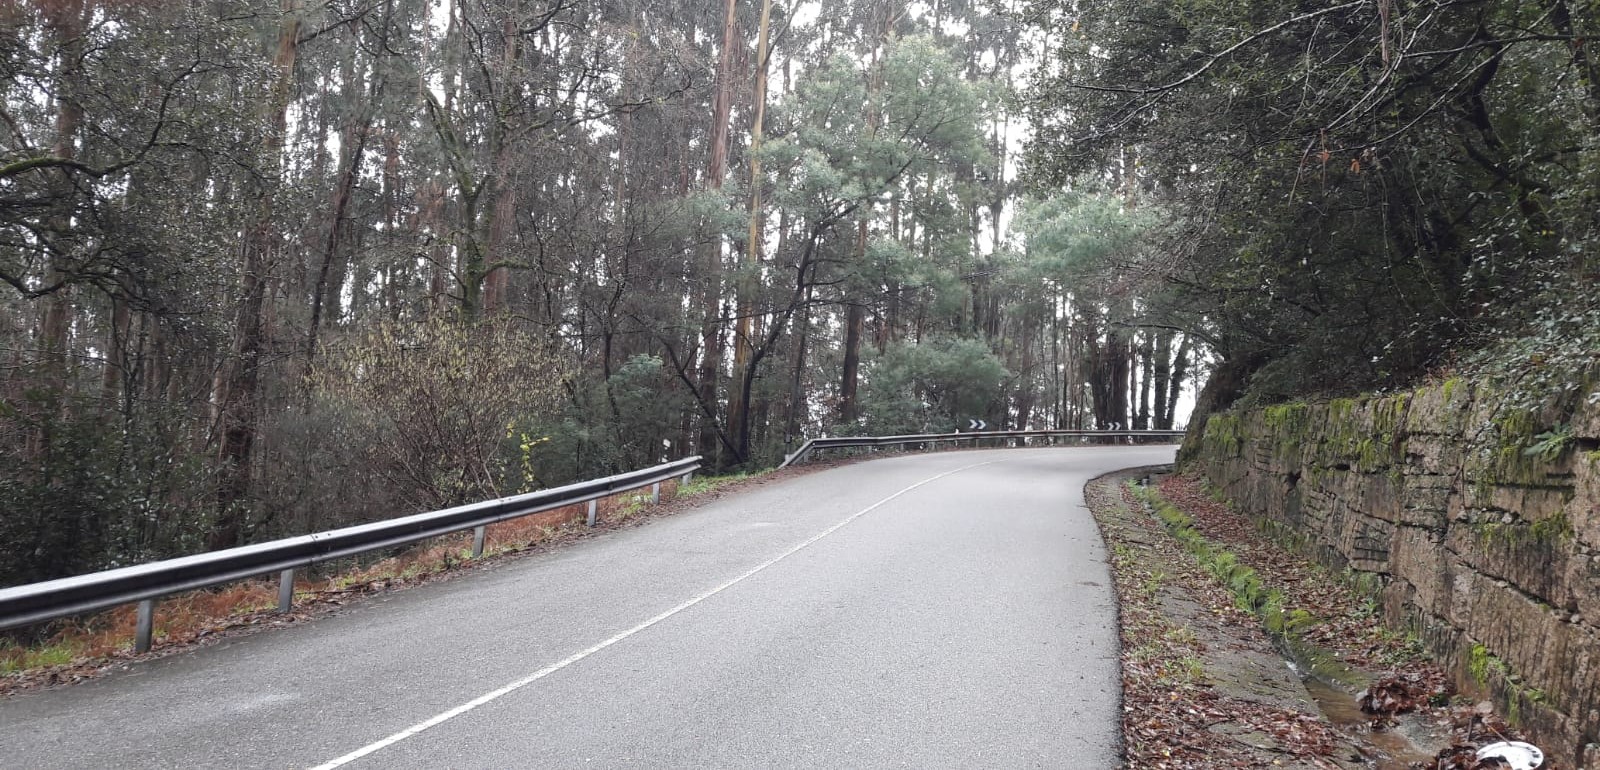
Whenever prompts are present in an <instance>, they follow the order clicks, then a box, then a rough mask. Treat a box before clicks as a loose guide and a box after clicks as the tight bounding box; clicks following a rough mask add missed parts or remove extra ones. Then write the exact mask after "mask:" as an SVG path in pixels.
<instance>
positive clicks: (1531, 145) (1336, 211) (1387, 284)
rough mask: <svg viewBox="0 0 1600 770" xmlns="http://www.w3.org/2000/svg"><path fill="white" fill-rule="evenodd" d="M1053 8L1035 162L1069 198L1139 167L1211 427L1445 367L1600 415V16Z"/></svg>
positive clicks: (1366, 4)
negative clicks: (1202, 377) (1118, 171)
mask: <svg viewBox="0 0 1600 770" xmlns="http://www.w3.org/2000/svg"><path fill="white" fill-rule="evenodd" d="M1032 14H1033V16H1032V20H1033V21H1034V23H1036V24H1039V25H1041V27H1042V28H1045V29H1054V30H1057V31H1058V33H1057V34H1056V36H1055V37H1054V38H1053V39H1052V42H1051V45H1050V48H1049V50H1050V54H1049V55H1048V56H1047V57H1046V64H1045V66H1044V68H1043V71H1041V72H1040V73H1039V74H1038V76H1037V78H1036V81H1035V88H1034V90H1033V91H1032V92H1031V93H1030V95H1029V96H1030V98H1029V99H1028V101H1027V102H1026V108H1027V109H1028V111H1029V114H1030V115H1031V117H1032V118H1033V121H1032V126H1033V129H1034V132H1035V134H1034V137H1035V139H1034V143H1033V144H1032V146H1031V150H1032V152H1031V153H1030V159H1031V160H1032V162H1033V163H1034V167H1035V170H1036V172H1037V175H1038V177H1039V178H1040V179H1041V180H1053V181H1055V182H1056V183H1058V184H1060V183H1064V182H1065V181H1066V180H1070V179H1073V178H1075V177H1076V176H1079V175H1082V174H1085V173H1097V172H1099V170H1101V169H1105V168H1108V167H1111V166H1112V165H1113V164H1119V163H1120V164H1133V165H1134V166H1135V167H1136V168H1137V172H1136V173H1135V174H1134V175H1133V176H1134V178H1135V179H1136V181H1137V183H1138V185H1139V186H1140V187H1141V189H1142V190H1144V194H1145V195H1146V196H1147V197H1149V198H1153V199H1155V200H1158V201H1159V202H1160V203H1161V205H1162V206H1163V207H1164V208H1165V210H1166V215H1167V222H1168V226H1167V230H1166V232H1164V233H1162V234H1161V235H1159V236H1158V238H1157V241H1158V244H1159V245H1158V246H1157V247H1156V249H1157V251H1158V252H1160V253H1162V254H1164V255H1165V259H1164V261H1163V262H1162V263H1161V266H1160V268H1159V270H1158V272H1159V275H1158V276H1157V277H1156V282H1157V283H1159V284H1160V285H1162V286H1164V287H1165V291H1163V292H1161V293H1159V294H1156V295H1152V296H1157V297H1159V298H1160V300H1159V302H1158V304H1159V305H1160V307H1158V308H1152V310H1151V311H1150V315H1151V319H1150V323H1159V322H1160V321H1158V320H1157V319H1165V321H1166V323H1168V324H1169V325H1172V326H1177V327H1180V328H1182V329H1184V330H1186V332H1188V333H1190V334H1193V335H1195V336H1196V337H1197V339H1198V340H1200V344H1203V345H1204V346H1205V347H1206V348H1208V349H1209V350H1211V351H1212V352H1213V354H1214V356H1215V361H1216V367H1215V372H1214V375H1213V376H1212V377H1211V380H1210V386H1209V388H1208V391H1207V392H1206V393H1204V394H1202V396H1201V398H1200V399H1199V402H1200V403H1199V404H1198V406H1197V414H1203V413H1204V412H1205V411H1206V410H1207V409H1209V408H1213V407H1217V406H1224V405H1227V404H1230V403H1233V402H1234V400H1235V399H1238V398H1245V399H1249V400H1250V401H1252V402H1257V403H1271V402H1273V401H1277V400H1282V399H1285V398H1297V397H1305V396H1308V395H1309V396H1315V395H1318V394H1343V393H1351V392H1356V391H1370V390H1381V389H1385V388H1396V387H1405V386H1407V385H1408V384H1409V383H1412V382H1415V381H1417V380H1418V379H1419V378H1427V377H1439V376H1443V375H1446V374H1462V375H1471V376H1473V377H1475V378H1478V379H1483V380H1487V381H1491V382H1496V383H1499V384H1500V385H1501V386H1504V387H1505V388H1506V389H1507V391H1508V392H1513V393H1515V394H1516V397H1517V398H1519V399H1522V400H1524V401H1527V402H1544V401H1546V400H1548V399H1551V398H1556V399H1566V400H1571V399H1576V398H1600V394H1592V395H1591V394H1590V391H1593V387H1592V385H1593V381H1594V379H1595V378H1600V368H1596V367H1597V366H1600V294H1597V293H1596V292H1595V291H1594V289H1593V286H1594V285H1595V282H1596V279H1600V248H1597V246H1600V241H1597V238H1600V232H1597V225H1600V141H1597V140H1600V56H1597V54H1596V53H1595V51H1594V45H1593V44H1592V43H1590V42H1589V41H1590V38H1591V37H1592V36H1593V35H1594V34H1596V33H1597V32H1600V8H1597V7H1596V4H1594V3H1592V2H1588V1H1587V0H1579V1H1574V0H1347V1H1344V2H1340V1H1339V0H1320V1H1317V2H1310V1H1307V0H1268V1H1266V2H1249V3H1235V2H1220V1H1218V0H1177V1H1175V2H1158V1H1156V0H1040V2H1038V3H1037V4H1036V6H1034V8H1033V10H1032ZM1586 371H1588V372H1591V374H1590V375H1588V381H1587V382H1586V375H1585V372H1586ZM1586 385H1587V386H1589V387H1585V386H1586ZM1557 411H1558V412H1562V413H1568V414H1570V413H1571V409H1570V408H1569V409H1565V410H1557Z"/></svg>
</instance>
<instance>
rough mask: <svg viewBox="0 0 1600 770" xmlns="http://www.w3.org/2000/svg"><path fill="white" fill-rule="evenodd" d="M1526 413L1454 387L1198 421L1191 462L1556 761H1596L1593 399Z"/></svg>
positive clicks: (1597, 472) (1599, 694) (1599, 724)
mask: <svg viewBox="0 0 1600 770" xmlns="http://www.w3.org/2000/svg"><path fill="white" fill-rule="evenodd" d="M1591 389H1592V388H1589V387H1585V388H1583V389H1582V390H1581V391H1579V392H1577V393H1576V394H1568V395H1567V396H1566V397H1564V398H1552V399H1551V400H1550V404H1549V405H1547V406H1542V407H1538V408H1535V409H1528V408H1511V407H1508V406H1507V404H1508V403H1511V402H1512V399H1509V398H1506V397H1504V396H1503V395H1501V394H1498V393H1496V392H1495V391H1493V390H1491V389H1489V388H1484V387H1474V386H1472V385H1470V384H1468V383H1465V382H1461V381H1459V380H1451V381H1448V382H1445V383H1443V384H1440V385H1436V386H1432V387H1427V388H1423V389H1419V390H1416V391H1414V392H1410V393H1403V394H1396V395H1388V396H1382V397H1370V398H1361V399H1339V400H1334V401H1330V402H1324V403H1297V404H1286V405H1282V406H1274V407H1268V408H1265V409H1257V410H1251V411H1246V412H1231V413H1225V414H1219V415H1215V416H1213V417H1211V419H1210V420H1209V421H1208V422H1207V423H1206V425H1205V428H1204V434H1203V436H1202V437H1201V450H1200V452H1199V453H1198V454H1197V455H1196V457H1195V460H1194V462H1195V464H1196V465H1198V466H1199V467H1200V468H1201V469H1202V470H1203V472H1204V473H1205V474H1206V475H1207V476H1208V477H1209V478H1210V480H1211V482H1212V484H1213V485H1214V486H1215V487H1216V488H1217V489H1218V490H1219V491H1220V492H1221V493H1222V494H1223V495H1224V496H1226V497H1227V498H1228V499H1229V500H1230V501H1232V502H1233V503H1234V504H1235V505H1237V506H1238V507H1240V508H1241V509H1242V510H1245V511H1247V512H1249V513H1251V514H1253V515H1257V516H1260V517H1264V518H1266V519H1268V520H1271V521H1275V522H1278V523H1281V524H1284V525H1288V526H1289V527H1291V528H1293V530H1294V531H1296V532H1298V533H1299V534H1301V535H1303V536H1304V540H1305V541H1306V542H1309V543H1311V544H1312V545H1311V547H1312V548H1313V549H1314V550H1315V552H1316V553H1315V554H1314V555H1315V556H1316V557H1317V558H1318V559H1319V560H1321V561H1322V562H1323V563H1324V564H1326V565H1328V566H1329V567H1332V568H1334V569H1338V570H1343V569H1348V570H1351V571H1353V572H1357V573H1370V574H1371V575H1375V576H1377V577H1378V578H1379V581H1378V582H1380V583H1381V585H1382V586H1383V588H1382V598H1383V605H1384V611H1385V615H1386V617H1387V619H1388V620H1389V621H1390V623H1391V624H1393V625H1394V626H1396V627H1404V628H1408V629H1410V630H1412V631H1414V632H1415V633H1417V634H1418V635H1419V636H1420V637H1421V638H1422V639H1423V640H1424V641H1425V642H1426V643H1427V645H1428V647H1429V648H1430V650H1431V652H1432V653H1433V654H1434V655H1435V656H1436V657H1437V658H1439V659H1440V660H1441V661H1443V662H1444V663H1445V664H1446V665H1448V666H1451V667H1453V668H1454V669H1455V671H1456V673H1457V675H1458V676H1459V677H1460V679H1461V684H1462V685H1463V686H1464V687H1466V688H1468V689H1479V690H1483V691H1487V692H1488V693H1490V694H1492V695H1493V696H1494V697H1495V698H1496V699H1497V700H1498V701H1499V702H1500V705H1501V706H1502V707H1503V708H1505V709H1506V710H1507V712H1508V713H1510V714H1511V715H1513V716H1514V717H1515V718H1516V719H1517V721H1518V722H1519V723H1520V725H1521V726H1522V727H1523V728H1524V729H1526V730H1527V731H1528V732H1529V733H1530V734H1531V735H1533V736H1534V737H1535V738H1536V740H1538V741H1540V742H1541V744H1542V745H1543V746H1544V747H1545V748H1546V749H1547V750H1548V751H1551V752H1553V753H1552V756H1554V757H1558V758H1563V759H1564V760H1565V761H1564V764H1571V765H1575V766H1580V767H1592V768H1600V745H1597V744H1600V403H1596V402H1600V398H1597V397H1588V396H1586V395H1585V394H1586V393H1587V392H1588V391H1589V390H1591Z"/></svg>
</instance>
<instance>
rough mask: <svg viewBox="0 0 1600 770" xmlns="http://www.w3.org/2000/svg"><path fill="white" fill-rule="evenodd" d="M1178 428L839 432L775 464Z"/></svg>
mask: <svg viewBox="0 0 1600 770" xmlns="http://www.w3.org/2000/svg"><path fill="white" fill-rule="evenodd" d="M1183 435H1184V431H1181V430H990V431H972V432H967V433H925V434H919V435H910V436H839V437H836V438H814V439H809V440H807V441H806V443H804V444H802V445H801V446H800V448H799V449H798V450H796V451H795V453H794V454H792V455H789V456H788V457H787V458H785V459H784V461H783V464H781V465H779V466H778V467H779V468H787V467H789V466H791V465H794V464H795V463H798V462H801V461H804V460H805V459H806V458H807V457H809V456H811V453H812V452H815V451H817V450H819V449H852V448H865V449H875V448H878V447H889V446H905V445H906V444H924V445H926V444H936V443H939V442H944V441H969V440H970V441H972V442H973V445H974V446H976V445H977V441H978V440H979V439H986V438H988V439H999V440H1002V441H1004V440H1007V439H1011V440H1015V441H1017V442H1019V443H1020V442H1026V441H1027V440H1028V439H1031V438H1041V439H1048V440H1050V441H1054V440H1055V439H1057V438H1076V437H1097V436H1098V437H1103V438H1129V437H1132V438H1182V437H1183Z"/></svg>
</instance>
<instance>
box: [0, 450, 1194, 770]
mask: <svg viewBox="0 0 1600 770" xmlns="http://www.w3.org/2000/svg"><path fill="white" fill-rule="evenodd" d="M1171 459H1172V449H1171V448H1170V447H1149V448H1134V447H1107V448H1088V449H1011V450H991V451H969V452H948V453H940V454H932V455H908V456H902V457H896V458H892V459H884V460H877V461H873V462H867V463H858V464H855V465H849V466H844V467H839V468H835V469H831V470H827V471H823V472H819V473H814V474H809V475H806V476H800V477H796V478H792V479H789V480H786V481H782V482H777V483H771V484H767V485H764V486H761V487H758V488H755V489H753V490H751V491H749V492H747V493H741V494H739V495H734V496H730V497H729V498H727V499H723V500H720V501H716V502H713V503H710V504H707V505H704V506H702V507H700V508H697V509H694V510H692V511H688V512H685V513H683V514H680V515H677V516H673V517H669V518H663V519H660V520H657V521H655V522H652V523H650V524H648V525H647V526H644V527H638V528H629V529H625V530H619V531H616V532H612V533H609V534H606V535H603V536H600V537H597V538H594V539H592V540H587V541H584V542H581V543H579V544H576V545H574V546H572V547H569V548H563V549H559V550H557V551H553V552H550V553H546V554H542V555H538V556H534V557H532V558H527V559H522V560H517V561H515V562H508V563H506V564H504V565H502V566H500V567H498V568H494V569H489V570H485V571H484V572H482V573H481V574H476V575H470V576H464V577H462V578H459V579H456V580H451V581H446V582H442V583H438V584H434V585H427V586H422V587H419V588H415V589H412V590H409V591H404V592H398V593H395V594H391V595H388V596H385V597H382V598H379V599H376V600H373V601H370V602H367V603H364V604H361V605H358V606H356V607H353V608H352V609H350V610H349V611H347V612H345V613H343V614H341V615H338V616H335V617H331V618H326V619H323V620H318V621H316V622H314V623H309V624H305V625H300V626H293V627H289V628H286V629H283V630H280V631H273V632H268V633H262V634H256V635H252V636H249V637H244V638H241V639H238V640H235V641H232V642H229V643H225V644H222V645H218V646H215V647H210V648H206V649H202V650H198V651H195V652H193V653H188V654H183V655H177V656H173V657H170V658H166V659H163V660H159V661H155V662H152V663H149V664H145V665H140V666H136V667H134V668H132V669H131V670H129V671H127V672H124V673H120V674H116V675H112V676H109V677H107V678H105V679H101V680H97V681H94V682H91V683H88V684H85V685H81V686H77V687H72V688H67V689H63V690H57V691H53V692H45V693H39V694H34V695H26V696H18V697H13V698H10V699H6V700H3V701H0V767H5V768H28V769H30V770H31V769H33V768H55V767H73V768H113V767H138V768H150V767H184V768H191V767H230V768H231V767H273V768H311V767H318V766H323V767H334V766H341V764H342V766H346V767H352V768H380V767H381V768H394V767H406V768H408V767H417V768H513V767H541V768H543V767H577V766H588V767H849V768H870V767H917V768H932V767H1067V766H1072V767H1108V766H1111V764H1112V763H1113V762H1114V757H1115V755H1116V741H1117V735H1118V732H1119V731H1118V728H1117V724H1118V714H1117V711H1118V708H1119V705H1118V674H1117V657H1116V649H1117V648H1116V644H1117V642H1116V630H1115V605H1114V602H1113V598H1112V592H1111V588H1110V579H1109V577H1108V573H1107V570H1106V567H1105V553H1104V548H1103V546H1102V544H1101V541H1100V537H1099V534H1098V532H1097V531H1096V529H1095V526H1094V523H1093V521H1092V520H1091V519H1090V517H1089V514H1088V512H1087V511H1086V510H1085V509H1084V507H1083V496H1082V492H1083V485H1084V483H1085V482H1086V481H1087V480H1088V479H1090V478H1092V477H1094V476H1097V475H1100V474H1101V473H1104V472H1107V471H1110V470H1114V469H1118V468H1125V467H1130V466H1136V465H1150V464H1157V463H1165V462H1170V461H1171Z"/></svg>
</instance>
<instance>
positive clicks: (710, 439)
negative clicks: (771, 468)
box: [699, 0, 739, 466]
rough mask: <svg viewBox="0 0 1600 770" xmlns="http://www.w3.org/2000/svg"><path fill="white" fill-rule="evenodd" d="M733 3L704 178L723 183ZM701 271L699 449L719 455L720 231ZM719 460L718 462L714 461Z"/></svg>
mask: <svg viewBox="0 0 1600 770" xmlns="http://www.w3.org/2000/svg"><path fill="white" fill-rule="evenodd" d="M738 18H739V16H738V6H737V4H736V3H735V2H734V0H727V3H726V5H724V7H723V12H722V49H721V50H720V51H719V52H718V54H717V93H716V98H715V99H714V100H713V102H712V109H711V113H712V114H711V163H710V165H709V168H707V170H706V183H707V184H708V185H709V186H710V187H711V189H713V190H721V189H722V181H723V177H725V176H727V172H728V116H729V114H730V113H731V112H732V110H733V47H734V45H735V43H736V41H737V39H738V23H737V22H738ZM704 269H705V274H704V275H703V276H701V294H700V307H701V312H702V313H703V314H704V317H705V322H704V324H705V325H704V326H703V327H702V328H701V331H700V372H699V380H700V402H701V403H702V404H703V405H704V408H705V410H706V411H707V412H708V413H707V414H705V415H704V416H703V417H702V419H701V424H700V442H699V449H700V454H702V455H704V456H706V457H716V456H717V455H718V451H717V450H718V448H719V445H718V444H719V442H718V436H717V433H718V432H719V426H718V425H717V418H716V416H715V415H716V408H717V384H718V382H717V381H718V379H719V378H721V376H722V350H723V346H724V345H725V344H726V342H725V340H724V337H723V334H722V236H721V234H718V235H716V236H715V237H714V238H712V239H711V243H710V244H709V246H708V247H707V248H706V254H705V260H704ZM716 464H717V465H719V466H720V465H721V463H716Z"/></svg>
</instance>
